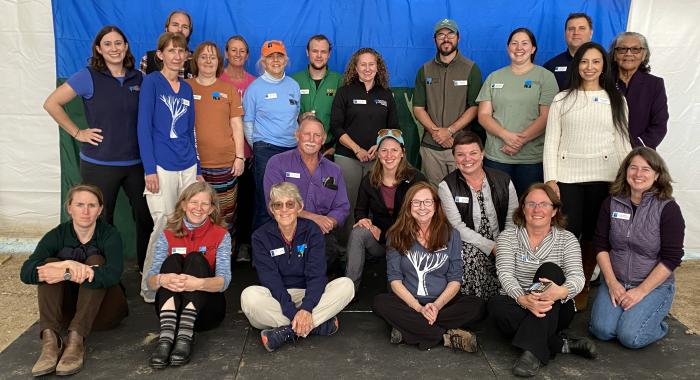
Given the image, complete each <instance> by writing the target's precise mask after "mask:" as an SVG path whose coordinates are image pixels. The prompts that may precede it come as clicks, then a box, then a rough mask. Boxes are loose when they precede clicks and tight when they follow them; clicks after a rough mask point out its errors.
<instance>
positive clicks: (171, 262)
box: [155, 252, 226, 331]
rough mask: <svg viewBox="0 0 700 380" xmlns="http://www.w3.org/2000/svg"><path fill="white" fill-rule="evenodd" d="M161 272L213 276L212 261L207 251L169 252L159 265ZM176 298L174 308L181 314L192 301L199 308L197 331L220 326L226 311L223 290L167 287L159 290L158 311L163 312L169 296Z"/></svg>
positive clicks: (157, 298) (196, 321)
mask: <svg viewBox="0 0 700 380" xmlns="http://www.w3.org/2000/svg"><path fill="white" fill-rule="evenodd" d="M160 273H161V274H164V273H178V274H189V275H190V276H194V277H198V278H207V277H213V276H214V274H213V273H212V270H211V268H210V267H209V263H208V262H207V260H206V259H205V258H204V255H202V254H201V253H198V252H193V253H190V254H187V255H170V256H168V258H167V259H165V261H163V265H162V266H161V267H160ZM170 298H173V299H174V300H175V310H176V312H177V314H178V315H180V313H181V312H182V309H183V308H184V307H185V306H187V305H188V304H189V303H190V302H192V304H193V305H194V307H195V309H196V310H197V319H196V320H195V322H194V329H195V331H204V330H210V329H213V328H215V327H216V326H218V325H219V324H220V323H221V321H222V320H223V319H224V316H225V315H226V298H225V297H224V293H221V292H216V293H210V292H203V291H194V292H180V293H178V292H173V291H171V290H168V289H166V288H164V287H162V286H161V287H160V288H158V292H157V293H156V303H155V305H156V315H160V310H161V309H162V308H163V305H164V304H165V303H166V302H167V301H168V300H169V299H170Z"/></svg>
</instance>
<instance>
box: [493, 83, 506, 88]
mask: <svg viewBox="0 0 700 380" xmlns="http://www.w3.org/2000/svg"><path fill="white" fill-rule="evenodd" d="M491 88H503V83H493V84H491Z"/></svg>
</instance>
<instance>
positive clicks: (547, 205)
mask: <svg viewBox="0 0 700 380" xmlns="http://www.w3.org/2000/svg"><path fill="white" fill-rule="evenodd" d="M525 207H526V208H532V209H534V208H537V207H539V208H541V209H543V210H547V209H550V208H552V207H554V205H553V204H551V203H548V202H532V201H530V202H525Z"/></svg>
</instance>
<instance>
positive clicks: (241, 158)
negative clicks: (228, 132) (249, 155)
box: [233, 156, 245, 162]
mask: <svg viewBox="0 0 700 380" xmlns="http://www.w3.org/2000/svg"><path fill="white" fill-rule="evenodd" d="M233 160H234V161H236V160H241V161H243V162H245V158H244V157H238V156H236V158H234V159H233Z"/></svg>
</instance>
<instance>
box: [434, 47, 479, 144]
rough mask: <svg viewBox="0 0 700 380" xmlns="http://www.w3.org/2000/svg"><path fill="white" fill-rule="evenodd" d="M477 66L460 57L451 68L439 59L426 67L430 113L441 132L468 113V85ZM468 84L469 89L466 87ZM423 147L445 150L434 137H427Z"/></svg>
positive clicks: (454, 60)
mask: <svg viewBox="0 0 700 380" xmlns="http://www.w3.org/2000/svg"><path fill="white" fill-rule="evenodd" d="M473 66H474V62H473V61H472V60H470V59H468V58H466V57H464V56H463V55H461V54H459V53H457V55H456V56H455V58H454V59H453V60H452V62H450V64H449V65H445V64H442V63H438V62H436V61H435V59H432V60H430V61H429V62H427V63H425V64H424V65H423V74H424V76H425V99H426V107H425V108H426V111H427V112H428V115H430V119H431V120H432V121H433V123H435V125H437V126H438V127H440V128H447V127H449V126H450V124H452V123H453V122H454V121H455V120H457V119H459V117H460V116H462V114H463V113H464V111H466V110H467V92H468V90H469V86H471V83H467V79H468V78H469V74H470V73H471V71H472V67H473ZM465 84H466V85H465ZM423 145H427V146H430V147H433V148H438V149H440V150H443V149H444V148H442V147H441V146H440V144H438V143H437V142H435V140H434V139H433V137H432V136H431V135H430V134H429V133H426V134H424V135H423Z"/></svg>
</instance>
